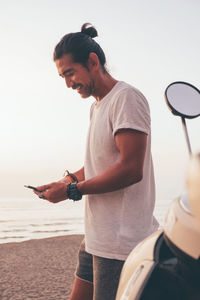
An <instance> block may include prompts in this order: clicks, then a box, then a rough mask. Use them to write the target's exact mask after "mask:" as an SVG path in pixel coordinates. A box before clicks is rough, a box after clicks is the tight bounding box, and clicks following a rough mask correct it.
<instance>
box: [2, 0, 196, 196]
mask: <svg viewBox="0 0 200 300" xmlns="http://www.w3.org/2000/svg"><path fill="white" fill-rule="evenodd" d="M199 12H200V1H199V0H187V1H186V0H165V1H164V0H129V1H127V0H124V1H117V0H115V1H114V0H111V1H105V0H101V1H95V0H91V1H90V0H84V1H82V0H79V1H77V0H73V1H68V0H65V1H64V0H24V1H23V0H0V36H1V39H0V54H1V65H0V83H1V88H0V101H1V109H0V141H1V148H0V149H1V150H0V151H1V155H0V186H1V190H0V197H15V196H16V197H22V196H25V197H28V196H29V195H30V191H26V190H25V189H24V188H23V185H24V184H32V185H40V184H45V183H48V182H49V181H52V180H57V179H59V178H60V176H61V175H62V173H63V171H64V170H65V169H66V168H68V169H69V170H70V171H75V170H77V169H78V168H80V167H81V166H82V164H83V159H84V152H85V139H86V134H87V128H88V124H89V109H90V105H91V103H92V102H93V99H92V98H90V99H82V98H80V96H79V95H78V94H77V92H76V91H71V90H69V89H67V88H66V86H65V83H64V80H63V79H62V78H60V77H59V76H58V74H57V70H56V67H55V65H54V62H53V60H52V53H53V49H54V46H55V45H56V44H57V42H58V41H59V40H60V39H61V37H62V36H63V35H64V34H66V33H69V32H76V31H79V30H80V28H81V25H82V24H83V23H85V22H91V23H92V24H93V25H94V26H95V27H96V28H97V31H98V34H99V37H98V38H97V42H99V43H100V45H101V46H102V48H103V49H104V51H105V54H106V56H107V61H108V68H109V70H110V72H111V74H112V75H113V76H114V77H115V78H116V79H118V80H124V81H127V82H128V83H130V84H132V85H134V86H135V87H137V88H139V89H140V90H141V91H142V92H143V93H144V95H145V96H146V97H147V99H148V101H149V105H150V108H151V117H152V154H153V159H154V165H155V174H156V182H157V197H158V198H159V199H160V200H162V199H170V198H173V197H174V196H177V194H179V193H180V192H181V190H182V187H183V183H184V175H183V174H184V172H185V167H186V165H187V160H188V153H187V148H186V144H185V140H184V135H183V131H182V128H181V121H180V119H179V118H177V117H174V116H173V115H172V114H171V113H170V111H169V110H168V108H167V106H166V104H165V100H164V96H163V95H164V90H165V88H166V87H167V86H168V84H169V83H171V82H173V81H177V80H178V81H179V80H181V81H188V82H190V83H192V84H194V85H196V86H197V87H198V88H200V80H199V79H200V65H199V53H200V39H199V28H200V18H199ZM188 130H189V134H190V138H191V144H192V147H193V149H194V151H199V149H200V140H199V132H200V119H194V120H189V121H188Z"/></svg>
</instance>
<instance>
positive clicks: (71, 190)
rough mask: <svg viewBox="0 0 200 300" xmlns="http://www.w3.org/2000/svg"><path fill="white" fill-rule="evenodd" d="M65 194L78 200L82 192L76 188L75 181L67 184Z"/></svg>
mask: <svg viewBox="0 0 200 300" xmlns="http://www.w3.org/2000/svg"><path fill="white" fill-rule="evenodd" d="M67 196H68V198H69V199H71V200H74V201H78V200H81V199H82V194H81V192H80V191H79V190H78V188H77V185H76V183H70V184H68V186H67Z"/></svg>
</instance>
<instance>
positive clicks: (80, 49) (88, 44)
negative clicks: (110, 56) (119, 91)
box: [53, 23, 107, 73]
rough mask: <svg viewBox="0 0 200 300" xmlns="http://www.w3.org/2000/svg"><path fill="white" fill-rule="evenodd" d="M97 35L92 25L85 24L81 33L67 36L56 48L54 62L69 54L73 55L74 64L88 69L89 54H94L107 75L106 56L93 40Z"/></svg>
mask: <svg viewBox="0 0 200 300" xmlns="http://www.w3.org/2000/svg"><path fill="white" fill-rule="evenodd" d="M97 35H98V34H97V30H96V29H95V28H94V27H93V26H92V25H91V24H90V23H85V24H83V26H82V27H81V32H75V33H69V34H66V35H65V36H64V37H63V38H62V39H61V40H60V42H59V43H58V44H57V45H56V47H55V50H54V54H53V59H54V61H55V60H56V59H59V58H61V57H62V56H63V55H64V54H68V53H69V54H71V55H72V57H73V60H74V62H76V63H81V64H83V65H84V66H86V67H87V61H88V58H89V54H90V53H91V52H94V53H96V55H97V56H98V58H99V62H100V64H101V67H102V70H103V71H104V72H105V73H106V72H107V70H106V67H105V64H106V57H105V54H104V52H103V50H102V48H101V47H100V46H99V44H98V43H97V42H96V41H95V40H94V39H93V38H95V37H96V36H97Z"/></svg>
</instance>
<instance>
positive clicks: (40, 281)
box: [0, 235, 83, 300]
mask: <svg viewBox="0 0 200 300" xmlns="http://www.w3.org/2000/svg"><path fill="white" fill-rule="evenodd" d="M82 239H83V236H82V235H66V236H61V237H53V238H47V239H39V240H30V241H25V242H21V243H8V244H1V245H0V300H30V299H37V300H39V299H41V300H58V299H59V300H62V299H65V300H67V299H68V298H69V294H70V290H71V286H72V282H73V277H74V270H75V266H76V258H77V251H78V248H79V245H80V242H81V240H82Z"/></svg>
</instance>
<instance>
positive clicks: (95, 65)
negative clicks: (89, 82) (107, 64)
mask: <svg viewBox="0 0 200 300" xmlns="http://www.w3.org/2000/svg"><path fill="white" fill-rule="evenodd" d="M99 66H100V62H99V58H98V56H97V55H96V53H94V52H91V53H90V54H89V58H88V67H89V69H90V70H95V71H96V70H98V69H99Z"/></svg>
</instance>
